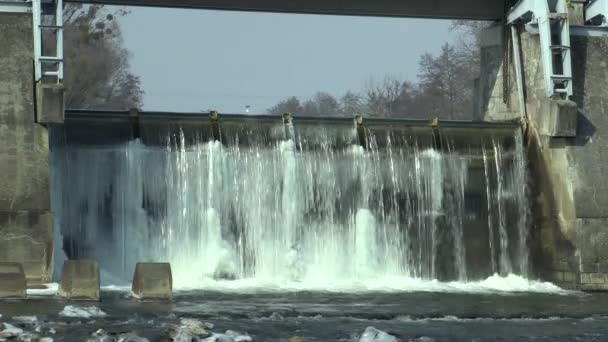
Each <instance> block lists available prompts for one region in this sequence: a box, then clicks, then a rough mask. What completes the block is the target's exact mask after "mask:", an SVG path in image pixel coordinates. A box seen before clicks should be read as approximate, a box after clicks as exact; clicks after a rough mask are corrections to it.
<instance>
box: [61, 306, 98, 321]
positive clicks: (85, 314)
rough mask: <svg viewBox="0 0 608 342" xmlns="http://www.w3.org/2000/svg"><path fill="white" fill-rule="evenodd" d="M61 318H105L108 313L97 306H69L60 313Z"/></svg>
mask: <svg viewBox="0 0 608 342" xmlns="http://www.w3.org/2000/svg"><path fill="white" fill-rule="evenodd" d="M59 316H63V317H79V318H91V317H105V316H106V313H105V312H103V311H101V309H100V308H98V307H96V306H76V305H67V306H66V307H64V308H63V310H62V311H61V312H60V313H59Z"/></svg>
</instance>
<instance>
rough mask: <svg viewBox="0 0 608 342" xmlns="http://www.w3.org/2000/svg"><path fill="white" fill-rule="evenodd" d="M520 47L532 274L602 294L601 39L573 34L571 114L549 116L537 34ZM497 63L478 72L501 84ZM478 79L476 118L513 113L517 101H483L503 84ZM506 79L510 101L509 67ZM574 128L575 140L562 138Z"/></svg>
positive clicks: (605, 195) (606, 76)
mask: <svg viewBox="0 0 608 342" xmlns="http://www.w3.org/2000/svg"><path fill="white" fill-rule="evenodd" d="M520 31H521V28H520ZM521 44H522V49H521V51H522V55H523V56H522V57H523V58H522V59H523V69H524V84H525V92H526V109H527V113H528V116H529V127H528V132H527V133H528V143H529V149H528V150H529V159H530V167H531V177H532V180H531V185H532V190H533V191H532V200H533V210H534V215H535V225H534V227H533V228H532V229H533V230H532V232H531V235H532V237H533V241H535V242H536V243H537V245H535V246H532V250H533V253H534V257H535V258H534V259H535V266H536V270H537V272H538V273H539V275H541V276H542V277H543V278H545V279H549V280H552V281H555V282H557V283H559V284H560V285H562V286H564V287H568V288H577V289H583V290H608V276H607V275H608V182H606V181H604V179H605V177H606V175H608V58H607V57H606V56H608V39H607V38H600V37H582V36H573V37H572V42H571V47H572V61H573V62H572V65H573V76H574V96H573V99H572V100H573V101H574V102H575V103H576V105H577V111H576V113H575V112H574V111H573V110H572V108H571V107H570V108H565V110H563V111H562V112H560V113H557V114H556V112H553V113H552V112H551V111H552V108H553V109H555V105H556V102H551V101H552V100H550V99H548V98H547V97H546V95H545V89H544V81H543V66H542V59H541V51H540V45H539V39H538V36H536V35H531V34H528V33H525V32H522V33H521ZM494 56H496V54H494ZM501 63H502V54H500V55H499V56H498V60H495V61H494V64H497V65H499V67H494V69H493V71H492V70H486V71H485V73H490V74H491V73H492V72H494V73H495V74H497V76H494V77H495V78H497V79H498V80H500V79H501V77H502V75H501V74H502V72H501V71H502V66H500V65H501ZM483 75H484V73H482V78H481V79H480V97H481V99H480V100H479V103H480V108H479V111H480V116H482V117H485V118H486V119H488V120H497V119H506V118H513V117H517V116H519V115H520V111H519V108H516V107H517V101H511V107H510V108H506V109H505V107H504V106H503V104H502V102H501V103H499V104H498V105H497V104H496V102H497V98H498V96H495V97H491V96H488V94H496V93H500V91H502V82H500V81H496V82H495V83H494V84H493V83H492V82H488V81H485V83H484V76H483ZM485 79H489V77H486V78H485ZM511 79H512V86H511V95H512V96H513V95H515V94H516V93H517V85H516V83H515V73H514V72H513V68H511ZM498 83H500V84H498ZM483 89H486V93H485V94H484V93H483V92H482V90H483ZM500 95H502V94H501V93H500ZM484 97H485V99H484ZM500 97H502V96H500ZM511 98H512V99H513V98H514V97H511ZM515 98H516V97H515ZM566 107H567V106H566ZM561 109H563V108H561ZM575 115H576V123H575V124H573V121H574V120H573V118H574V116H575ZM574 128H575V129H576V137H564V136H568V135H570V134H571V133H572V130H573V129H574Z"/></svg>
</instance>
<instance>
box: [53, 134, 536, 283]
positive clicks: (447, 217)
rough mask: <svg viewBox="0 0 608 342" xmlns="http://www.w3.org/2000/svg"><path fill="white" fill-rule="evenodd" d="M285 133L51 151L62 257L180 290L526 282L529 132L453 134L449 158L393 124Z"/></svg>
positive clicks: (62, 146) (446, 151)
mask: <svg viewBox="0 0 608 342" xmlns="http://www.w3.org/2000/svg"><path fill="white" fill-rule="evenodd" d="M280 128H283V127H282V125H281V127H280ZM289 132H290V133H289V134H287V135H284V134H278V135H276V136H275V135H272V134H271V135H270V136H265V137H263V138H260V137H256V128H255V127H254V128H251V129H248V130H246V132H245V133H243V131H238V130H235V131H233V132H232V131H229V132H225V134H226V135H227V138H225V139H224V140H223V141H222V142H219V141H211V140H209V139H207V138H200V137H199V138H194V139H193V138H192V137H189V136H187V133H185V131H184V130H182V129H175V130H172V131H171V132H170V133H169V136H167V137H166V139H165V141H166V143H165V144H164V146H152V145H146V144H144V143H142V142H141V141H139V140H132V141H130V142H128V143H125V144H114V145H104V146H102V145H81V144H77V143H65V141H63V142H55V143H54V145H53V146H52V154H53V155H52V162H53V165H52V167H53V182H54V186H53V189H55V191H54V193H53V196H54V197H53V206H54V211H55V212H56V214H57V215H58V219H57V221H58V222H59V224H60V228H61V233H62V234H63V236H64V241H67V242H69V243H66V244H64V249H65V250H66V253H67V254H68V256H69V257H72V258H81V257H91V258H96V259H98V260H100V263H101V265H102V268H103V269H104V270H105V271H106V272H108V273H109V274H112V276H114V277H116V278H122V279H128V277H129V276H130V274H131V272H132V269H133V265H134V263H135V262H137V261H170V262H171V265H172V268H173V272H174V278H175V281H176V284H178V285H182V286H197V284H200V282H201V281H203V280H204V279H246V278H251V279H258V280H260V281H274V282H276V281H294V282H302V283H314V282H331V281H359V280H365V279H383V278H386V279H389V278H390V277H398V276H400V277H410V278H424V279H441V280H451V279H453V280H461V281H464V280H472V279H480V278H484V277H487V276H488V275H491V274H493V273H495V272H500V273H503V274H506V273H511V272H513V271H517V272H520V273H522V274H527V272H528V267H527V264H528V251H527V234H528V220H529V218H528V216H529V215H528V214H527V208H528V204H527V197H526V191H525V190H524V191H521V189H525V186H526V175H527V173H526V165H525V158H524V156H523V147H522V139H521V136H520V135H517V134H516V135H514V136H511V137H508V139H507V138H504V137H502V138H500V139H498V138H492V137H490V138H487V137H486V138H483V139H482V143H481V144H479V143H469V145H467V146H466V147H465V148H463V147H462V146H457V145H458V141H456V140H454V139H456V138H452V137H451V136H450V135H449V133H444V139H445V140H446V141H448V144H447V146H448V147H447V148H446V147H444V148H441V147H433V146H434V145H433V144H431V143H429V138H428V136H427V135H424V134H422V135H411V134H403V133H401V132H398V131H391V130H383V131H373V132H372V131H369V132H368V134H369V145H367V146H361V145H359V144H358V142H357V140H356V138H355V136H356V135H355V134H353V133H352V129H351V130H349V129H347V130H345V131H338V132H337V133H336V132H333V133H332V132H331V131H328V130H320V129H311V130H308V131H304V130H302V131H301V132H299V133H298V131H297V127H296V130H295V131H294V128H293V127H291V130H290V131H289ZM55 134H60V133H55ZM341 139H342V140H344V141H346V142H345V143H341V142H340V141H342V140H341ZM349 139H350V140H349ZM243 141H247V143H243ZM518 187H519V188H520V189H518ZM484 199H485V201H484ZM511 212H519V213H521V215H520V216H518V217H517V219H515V220H514V219H509V218H508V217H507V216H508V213H511ZM495 230H496V231H497V232H498V234H495V233H494V231H495ZM496 240H497V241H496ZM510 249H511V251H510ZM497 256H498V259H499V262H498V263H497V262H496V259H495V258H496V257H497ZM511 265H517V268H516V269H514V268H513V267H512V266H511Z"/></svg>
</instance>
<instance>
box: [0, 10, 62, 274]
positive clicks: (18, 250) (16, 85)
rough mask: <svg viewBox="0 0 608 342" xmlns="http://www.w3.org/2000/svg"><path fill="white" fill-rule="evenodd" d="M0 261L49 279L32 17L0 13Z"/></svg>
mask: <svg viewBox="0 0 608 342" xmlns="http://www.w3.org/2000/svg"><path fill="white" fill-rule="evenodd" d="M0 41H1V42H2V48H0V142H1V143H0V175H2V176H1V177H0V262H16V263H20V264H22V265H23V268H24V271H25V274H26V277H27V282H28V285H36V284H40V283H48V282H50V281H51V279H52V265H53V262H52V260H53V216H52V213H51V209H50V187H49V164H48V157H49V144H48V133H47V129H46V128H45V127H44V126H42V125H39V124H36V123H35V100H34V82H33V79H34V77H33V56H34V51H33V49H34V43H33V37H32V16H31V14H27V13H2V12H0Z"/></svg>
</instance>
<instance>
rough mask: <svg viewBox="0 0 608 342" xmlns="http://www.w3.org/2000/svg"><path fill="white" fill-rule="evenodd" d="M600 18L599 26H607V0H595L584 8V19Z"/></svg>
mask: <svg viewBox="0 0 608 342" xmlns="http://www.w3.org/2000/svg"><path fill="white" fill-rule="evenodd" d="M596 18H602V23H601V24H600V26H608V0H595V1H593V2H591V3H590V4H589V5H587V8H585V20H586V21H590V20H593V19H596Z"/></svg>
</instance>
